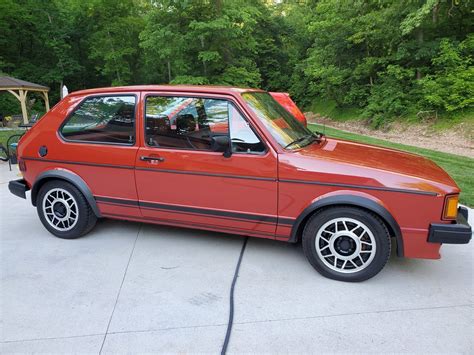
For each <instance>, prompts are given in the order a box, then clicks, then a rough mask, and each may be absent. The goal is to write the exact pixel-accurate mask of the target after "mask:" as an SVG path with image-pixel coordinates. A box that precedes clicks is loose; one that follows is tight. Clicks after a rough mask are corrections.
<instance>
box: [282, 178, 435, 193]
mask: <svg viewBox="0 0 474 355" xmlns="http://www.w3.org/2000/svg"><path fill="white" fill-rule="evenodd" d="M279 181H280V182H287V183H293V184H307V185H321V186H337V187H348V188H351V189H364V190H378V191H387V192H401V193H405V194H414V195H428V196H438V193H436V192H432V191H419V190H406V189H397V188H391V187H379V186H365V185H351V184H340V183H332V182H321V181H307V180H282V179H280V180H279Z"/></svg>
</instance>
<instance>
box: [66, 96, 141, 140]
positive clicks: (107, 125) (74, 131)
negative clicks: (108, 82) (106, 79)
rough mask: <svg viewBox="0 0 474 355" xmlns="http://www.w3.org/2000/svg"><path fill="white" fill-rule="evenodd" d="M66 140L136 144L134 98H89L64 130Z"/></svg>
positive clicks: (72, 116)
mask: <svg viewBox="0 0 474 355" xmlns="http://www.w3.org/2000/svg"><path fill="white" fill-rule="evenodd" d="M61 134H62V136H63V137H64V138H65V139H66V140H73V141H85V142H97V143H117V144H134V143H135V96H131V95H130V96H98V97H89V98H87V99H86V100H85V101H83V102H82V103H81V104H80V106H79V107H78V108H77V109H76V110H75V111H74V113H73V114H72V115H71V116H69V118H68V120H67V121H66V122H65V123H64V124H63V126H62V128H61Z"/></svg>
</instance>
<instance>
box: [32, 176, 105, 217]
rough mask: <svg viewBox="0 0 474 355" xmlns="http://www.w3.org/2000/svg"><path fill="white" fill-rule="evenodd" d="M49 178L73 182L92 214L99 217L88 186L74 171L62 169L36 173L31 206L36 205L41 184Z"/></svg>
mask: <svg viewBox="0 0 474 355" xmlns="http://www.w3.org/2000/svg"><path fill="white" fill-rule="evenodd" d="M50 180H63V181H67V182H69V183H71V184H73V185H74V186H75V187H76V188H77V189H79V191H81V193H82V194H83V195H84V197H85V198H86V200H87V202H88V203H89V205H90V206H91V208H92V211H93V212H94V214H95V215H96V216H97V217H98V218H100V217H101V214H100V211H99V208H98V207H97V203H96V201H95V199H94V195H93V194H92V191H91V190H90V188H89V186H87V184H86V182H85V181H84V180H83V179H82V178H81V177H80V176H79V175H77V174H76V173H73V172H72V171H69V170H64V169H61V170H59V169H53V170H47V171H44V172H42V173H41V174H39V175H38V177H37V178H36V180H35V182H34V184H33V186H32V188H31V203H32V204H33V206H36V199H37V197H38V192H39V190H40V189H41V186H43V185H44V184H45V183H46V182H47V181H50Z"/></svg>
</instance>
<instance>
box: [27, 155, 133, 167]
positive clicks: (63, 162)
mask: <svg viewBox="0 0 474 355" xmlns="http://www.w3.org/2000/svg"><path fill="white" fill-rule="evenodd" d="M23 159H24V160H35V161H42V162H45V163H59V164H70V165H84V166H96V167H100V168H115V169H135V167H134V166H130V165H116V164H98V163H86V162H78V161H67V160H52V159H43V158H33V157H24V158H23Z"/></svg>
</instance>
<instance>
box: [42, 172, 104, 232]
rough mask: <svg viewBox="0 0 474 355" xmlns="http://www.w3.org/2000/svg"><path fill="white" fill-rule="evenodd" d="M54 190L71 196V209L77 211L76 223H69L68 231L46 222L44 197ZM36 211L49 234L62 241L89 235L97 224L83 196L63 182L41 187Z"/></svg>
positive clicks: (54, 181)
mask: <svg viewBox="0 0 474 355" xmlns="http://www.w3.org/2000/svg"><path fill="white" fill-rule="evenodd" d="M55 189H61V190H64V191H66V192H67V193H68V194H69V195H70V196H72V198H73V201H74V202H75V204H76V207H74V208H73V209H74V211H76V210H77V217H76V221H75V223H71V228H70V229H69V230H59V229H58V228H55V227H53V226H52V225H51V224H50V222H48V219H47V218H48V216H46V212H45V210H44V208H43V202H44V199H45V197H46V196H47V195H48V193H51V192H53V190H55ZM36 209H37V211H38V216H39V218H40V220H41V222H42V223H43V225H44V227H45V228H46V229H47V230H48V231H49V232H50V233H51V234H53V235H55V236H56V237H58V238H62V239H75V238H79V237H82V236H83V235H85V234H87V233H89V232H90V231H91V230H92V228H94V226H95V224H96V222H97V217H96V215H95V214H94V212H93V211H92V208H91V207H90V205H89V203H88V202H87V200H86V199H85V197H84V195H83V194H82V193H81V192H80V191H79V190H78V189H77V188H76V187H75V186H74V185H72V184H70V183H68V182H66V181H63V180H52V181H48V182H47V183H45V184H44V185H43V186H42V187H41V189H40V191H39V193H38V197H37V200H36ZM50 212H51V210H50ZM50 216H51V213H50ZM50 218H51V217H50ZM51 223H53V222H51ZM60 227H61V225H60ZM64 228H65V227H64Z"/></svg>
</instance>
